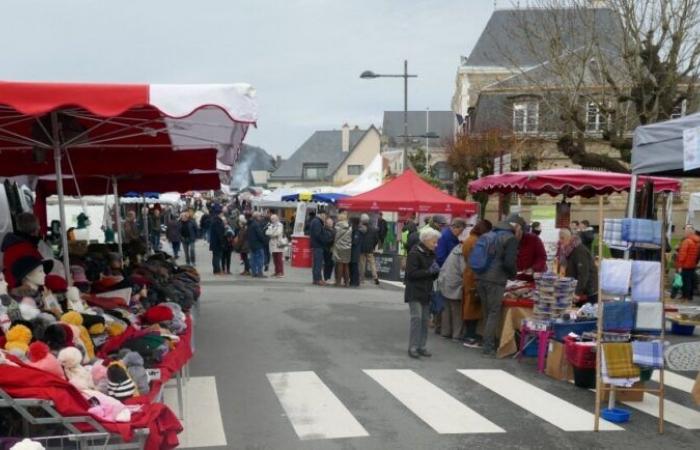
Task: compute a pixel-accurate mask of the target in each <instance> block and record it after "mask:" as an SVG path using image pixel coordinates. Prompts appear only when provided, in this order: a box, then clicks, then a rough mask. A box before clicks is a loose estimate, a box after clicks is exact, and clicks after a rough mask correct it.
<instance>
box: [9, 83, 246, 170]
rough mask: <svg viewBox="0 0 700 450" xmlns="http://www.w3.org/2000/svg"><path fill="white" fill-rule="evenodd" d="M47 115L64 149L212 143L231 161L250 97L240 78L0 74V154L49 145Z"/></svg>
mask: <svg viewBox="0 0 700 450" xmlns="http://www.w3.org/2000/svg"><path fill="white" fill-rule="evenodd" d="M52 117H55V118H56V119H57V121H58V123H59V132H60V134H59V140H60V146H61V149H62V151H63V152H64V153H66V154H67V155H68V156H70V152H71V150H73V149H87V148H99V149H103V150H113V151H115V152H117V151H119V150H121V149H127V148H131V149H133V148H140V149H149V148H153V149H171V150H186V149H188V150H194V149H202V148H214V149H217V151H218V160H219V161H221V162H222V163H224V164H227V165H232V164H234V163H235V161H236V158H237V157H238V152H239V150H240V147H241V143H242V141H243V138H244V137H245V135H246V132H247V130H248V127H249V126H250V125H255V123H256V120H257V102H256V100H255V90H254V89H253V88H252V87H251V86H250V85H248V84H202V85H165V84H151V85H148V84H134V85H128V84H86V83H28V82H0V161H1V160H2V157H3V156H5V157H7V152H10V151H12V150H27V149H32V150H33V151H37V150H39V151H40V150H41V149H46V150H49V149H52V148H53V146H54V138H53V136H54V135H53V129H52V122H51V119H52ZM95 163H96V164H99V163H100V162H99V161H95ZM141 163H142V164H152V163H158V162H157V161H141ZM162 163H164V169H166V170H167V164H166V162H162ZM26 171H27V172H26V173H24V174H32V167H31V166H29V167H27V168H26ZM17 175H21V174H17ZM79 175H90V173H83V174H79Z"/></svg>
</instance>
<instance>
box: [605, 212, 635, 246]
mask: <svg viewBox="0 0 700 450" xmlns="http://www.w3.org/2000/svg"><path fill="white" fill-rule="evenodd" d="M622 220H623V219H603V242H605V245H607V246H608V247H609V248H613V249H616V250H627V249H628V248H629V247H630V243H629V242H627V241H624V240H623V239H622Z"/></svg>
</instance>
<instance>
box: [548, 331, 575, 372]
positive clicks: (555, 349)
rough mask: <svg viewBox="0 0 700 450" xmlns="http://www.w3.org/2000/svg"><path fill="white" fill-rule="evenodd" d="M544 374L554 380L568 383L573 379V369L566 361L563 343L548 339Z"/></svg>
mask: <svg viewBox="0 0 700 450" xmlns="http://www.w3.org/2000/svg"><path fill="white" fill-rule="evenodd" d="M544 373H546V374H547V375H548V376H550V377H552V378H554V379H556V380H561V381H569V380H573V379H574V368H573V367H572V366H571V364H569V361H568V360H567V359H566V352H565V351H564V344H563V343H561V342H558V341H555V340H552V339H550V341H549V351H548V352H547V365H546V366H545V369H544Z"/></svg>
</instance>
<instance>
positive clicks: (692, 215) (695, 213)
mask: <svg viewBox="0 0 700 450" xmlns="http://www.w3.org/2000/svg"><path fill="white" fill-rule="evenodd" d="M685 223H689V224H691V225H693V227H694V228H695V229H696V230H700V192H693V193H691V194H690V197H688V214H687V215H686V222H685Z"/></svg>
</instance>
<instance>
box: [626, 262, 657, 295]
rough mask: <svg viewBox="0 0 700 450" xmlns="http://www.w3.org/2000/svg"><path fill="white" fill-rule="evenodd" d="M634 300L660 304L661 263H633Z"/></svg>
mask: <svg viewBox="0 0 700 450" xmlns="http://www.w3.org/2000/svg"><path fill="white" fill-rule="evenodd" d="M632 300H633V301H635V302H658V301H660V300H661V263H660V262H658V261H634V262H633V263H632Z"/></svg>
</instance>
